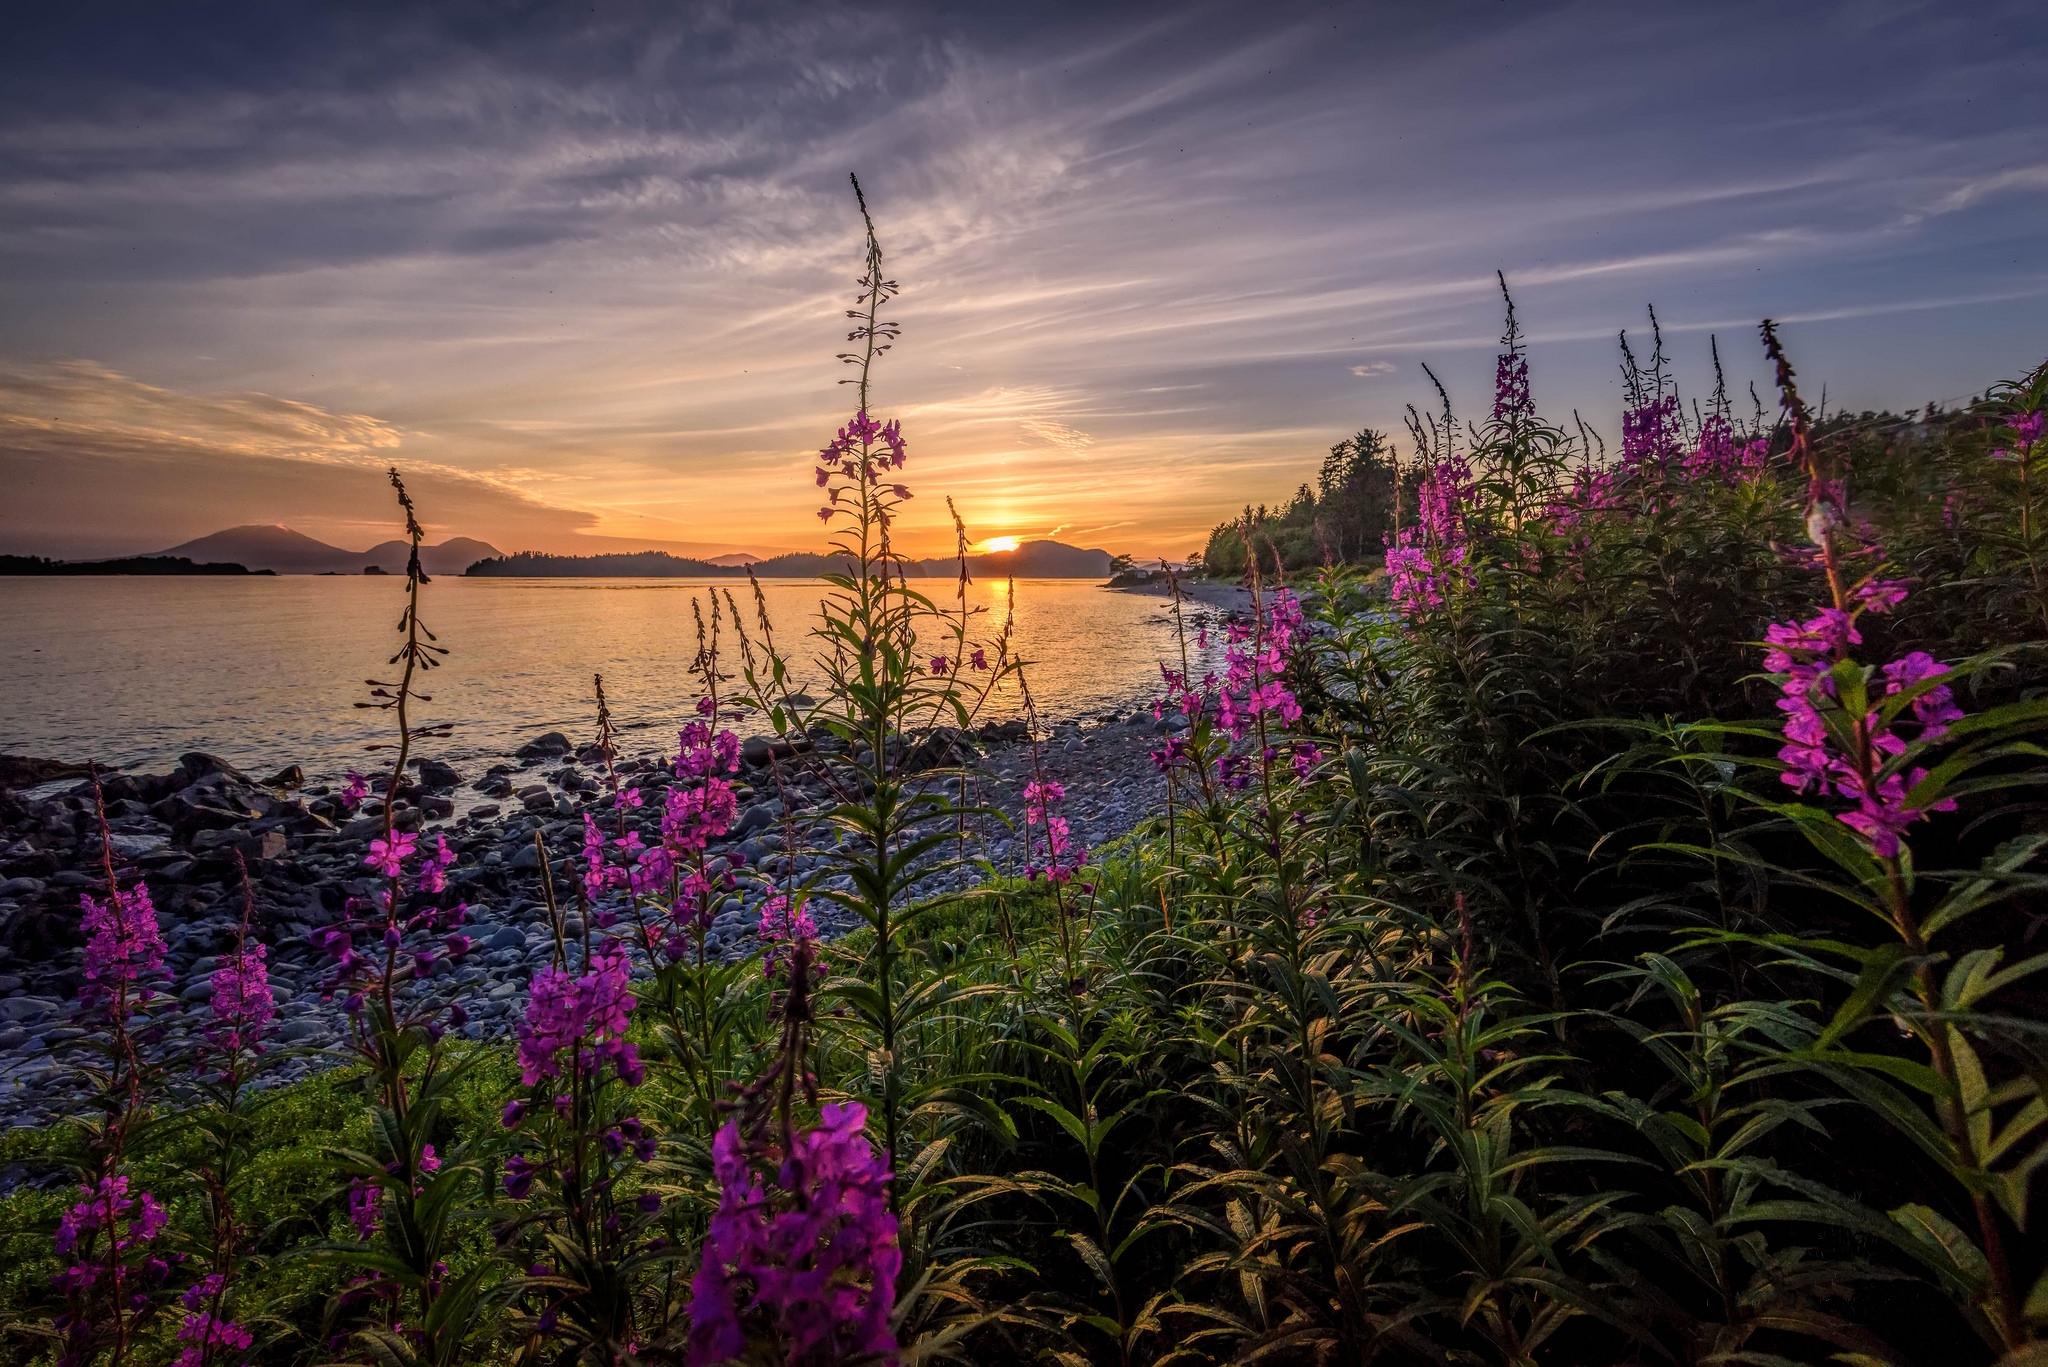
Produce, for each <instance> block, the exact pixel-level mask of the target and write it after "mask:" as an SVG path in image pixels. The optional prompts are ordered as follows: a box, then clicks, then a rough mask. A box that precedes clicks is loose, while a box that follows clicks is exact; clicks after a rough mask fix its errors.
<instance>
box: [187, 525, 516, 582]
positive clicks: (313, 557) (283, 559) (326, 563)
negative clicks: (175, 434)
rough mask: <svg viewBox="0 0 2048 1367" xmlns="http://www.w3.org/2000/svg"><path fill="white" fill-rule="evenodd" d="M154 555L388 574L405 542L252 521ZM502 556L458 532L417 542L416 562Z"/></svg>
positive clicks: (444, 567)
mask: <svg viewBox="0 0 2048 1367" xmlns="http://www.w3.org/2000/svg"><path fill="white" fill-rule="evenodd" d="M158 554H160V555H168V556H183V557H185V558H187V559H189V560H194V561H199V562H205V561H219V560H225V561H231V562H233V563H235V564H238V565H246V566H248V567H249V568H250V569H252V570H275V571H276V572H277V573H279V574H361V573H362V572H363V571H364V570H365V569H367V568H369V567H370V566H372V565H375V566H376V567H377V568H378V569H381V570H383V571H384V572H385V573H387V574H403V573H404V572H405V562H406V555H407V546H406V543H405V542H403V541H382V542H379V543H378V544H377V545H375V546H372V547H370V549H368V550H366V551H350V550H343V549H342V548H341V547H339V546H330V545H328V544H327V543H326V542H325V541H316V540H314V539H313V538H312V537H310V536H307V535H306V534H305V533H304V532H295V531H293V530H292V529H291V528H290V527H282V526H277V525H274V524H270V523H251V524H249V525H248V526H244V527H229V528H228V529H227V530H226V531H220V532H215V533H213V534H212V535H211V536H202V537H200V538H199V539H198V540H196V541H187V542H185V543H184V544H182V545H178V546H173V547H171V548H170V549H169V550H167V551H161V552H158ZM500 554H502V552H500V551H499V550H498V548H497V547H496V546H493V545H491V544H490V543H489V542H487V541H478V540H476V539H475V538H474V537H467V536H457V537H451V538H449V539H448V540H446V541H443V542H441V543H440V544H439V545H437V546H421V547H420V566H421V568H423V569H425V570H426V572H427V573H428V574H461V573H462V572H463V571H464V570H466V569H468V568H469V567H470V566H471V565H472V564H474V563H475V562H476V561H479V560H487V559H489V558H491V557H492V556H496V555H500Z"/></svg>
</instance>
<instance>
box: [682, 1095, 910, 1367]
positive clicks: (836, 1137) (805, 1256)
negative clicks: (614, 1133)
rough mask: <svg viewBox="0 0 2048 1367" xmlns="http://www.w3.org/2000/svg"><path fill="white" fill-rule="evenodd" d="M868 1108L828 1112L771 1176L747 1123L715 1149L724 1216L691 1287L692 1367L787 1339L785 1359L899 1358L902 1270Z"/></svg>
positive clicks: (721, 1135) (885, 1169)
mask: <svg viewBox="0 0 2048 1367" xmlns="http://www.w3.org/2000/svg"><path fill="white" fill-rule="evenodd" d="M866 1123H867V1111H866V1110H865V1108H863V1107H861V1106H859V1105H858V1104H852V1103H849V1104H846V1105H835V1106H826V1107H825V1108H824V1109H823V1112H822V1113H821V1115H820V1117H819V1121H818V1125H817V1127H816V1128H815V1129H811V1130H808V1131H806V1132H804V1133H803V1134H801V1135H798V1136H796V1137H795V1139H794V1141H793V1142H792V1144H791V1148H790V1152H789V1153H788V1155H787V1156H785V1157H784V1158H783V1159H782V1162H781V1163H780V1164H779V1166H778V1168H777V1171H776V1173H775V1175H774V1178H773V1180H772V1181H763V1180H762V1177H761V1175H760V1174H759V1173H758V1172H757V1171H756V1166H755V1163H754V1161H753V1155H752V1154H750V1153H749V1152H748V1149H747V1146H746V1144H745V1143H744V1141H743V1140H742V1138H741V1135H740V1127H739V1125H738V1123H737V1122H731V1123H728V1124H727V1125H726V1126H725V1128H723V1129H722V1130H720V1131H719V1132H718V1137H717V1139H716V1140H714V1141H713V1143H712V1150H711V1153H712V1166H713V1171H714V1172H715V1174H716V1176H717V1178H718V1184H719V1188H720V1195H719V1202H718V1212H717V1214H715V1215H714V1216H712V1218H711V1226H710V1230H709V1232H708V1234H707V1236H706V1238H705V1240H704V1259H703V1262H702V1264H701V1265H700V1266H699V1268H698V1270H697V1276H696V1278H695V1280H694V1281H693V1282H692V1283H691V1292H692V1298H691V1302H690V1347H689V1355H688V1357H687V1359H686V1361H687V1362H688V1363H689V1364H690V1367H709V1365H710V1364H713V1363H720V1362H725V1361H727V1360H729V1359H731V1358H735V1357H739V1356H741V1355H743V1354H744V1353H746V1351H747V1349H748V1345H749V1342H750V1340H758V1339H762V1338H770V1337H772V1338H773V1339H775V1340H779V1341H780V1350H779V1354H778V1357H777V1360H778V1361H785V1362H790V1363H804V1364H812V1363H832V1362H840V1361H843V1360H845V1359H847V1358H849V1357H854V1356H863V1357H867V1356H874V1357H879V1356H883V1355H886V1354H891V1353H894V1352H895V1351H896V1347H897V1345H896V1337H895V1335H894V1334H893V1333H892V1332H891V1331H890V1329H889V1314H890V1311H891V1310H892V1309H893V1308H894V1307H895V1303H896V1277H897V1274H898V1273H899V1272H900V1271H901V1270H902V1266H903V1253H902V1250H901V1249H900V1248H899V1247H898V1245H897V1241H896V1236H897V1230H896V1217H895V1216H894V1215H892V1214H891V1213H890V1212H889V1165H888V1163H887V1162H886V1161H884V1160H883V1159H882V1158H881V1157H880V1156H879V1155H877V1154H876V1152H875V1150H874V1147H873V1146H872V1145H871V1144H869V1143H868V1140H867V1136H866V1134H865V1133H864V1132H863V1127H864V1126H865V1125H866Z"/></svg>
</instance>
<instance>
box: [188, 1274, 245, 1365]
mask: <svg viewBox="0 0 2048 1367" xmlns="http://www.w3.org/2000/svg"><path fill="white" fill-rule="evenodd" d="M226 1287H227V1278H226V1277H224V1276H222V1275H221V1274H220V1273H218V1272H212V1273H208V1274H207V1275H206V1276H204V1277H201V1278H200V1279H199V1280H198V1281H196V1282H194V1283H193V1284H192V1285H191V1286H189V1287H187V1288H186V1289H185V1294H184V1295H183V1296H181V1297H179V1300H180V1301H181V1302H182V1303H183V1304H184V1307H185V1309H186V1310H187V1311H188V1312H189V1313H187V1314H186V1316H185V1323H184V1324H182V1325H181V1326H179V1328H178V1342H180V1343H182V1344H185V1345H186V1347H185V1348H184V1349H183V1350H182V1351H181V1352H180V1353H179V1354H178V1356H177V1359H176V1360H175V1361H174V1362H173V1363H172V1364H171V1367H200V1364H201V1363H203V1362H205V1361H206V1360H207V1358H208V1357H209V1356H211V1355H212V1354H214V1353H216V1352H218V1351H220V1350H223V1349H225V1350H226V1351H227V1352H230V1353H240V1352H244V1351H246V1350H248V1349H249V1348H250V1347H251V1346H252V1345H254V1344H255V1342H256V1336H255V1335H253V1334H251V1333H250V1332H249V1331H248V1330H247V1329H246V1328H244V1327H243V1326H242V1325H239V1324H236V1323H235V1322H233V1321H232V1320H224V1319H220V1318H218V1317H217V1316H216V1315H215V1314H214V1312H213V1309H212V1308H209V1307H216V1308H217V1302H218V1301H219V1299H220V1296H221V1293H222V1292H223V1291H224V1290H225V1289H226Z"/></svg>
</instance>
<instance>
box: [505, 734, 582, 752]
mask: <svg viewBox="0 0 2048 1367" xmlns="http://www.w3.org/2000/svg"><path fill="white" fill-rule="evenodd" d="M569 749H570V746H569V738H568V737H567V736H565V735H563V734H562V733H561V732H560V731H550V732H548V733H547V734H546V735H544V736H535V737H534V738H533V739H532V740H530V741H528V742H526V744H524V745H522V746H520V747H519V748H518V749H517V750H514V751H513V752H512V754H513V757H514V758H516V759H553V758H554V757H556V756H557V755H566V754H568V753H569Z"/></svg>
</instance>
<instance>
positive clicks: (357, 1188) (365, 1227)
mask: <svg viewBox="0 0 2048 1367" xmlns="http://www.w3.org/2000/svg"><path fill="white" fill-rule="evenodd" d="M383 1207H384V1189H383V1188H382V1187H380V1186H378V1185H377V1184H376V1183H375V1182H372V1181H369V1180H367V1179H366V1178H361V1177H358V1178H356V1179H355V1181H353V1182H351V1183H349V1187H348V1219H349V1223H350V1224H352V1225H354V1226H355V1227H356V1237H357V1238H358V1239H372V1238H375V1237H376V1235H377V1226H378V1224H379V1222H380V1221H381V1220H382V1218H383V1215H382V1212H383Z"/></svg>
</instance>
